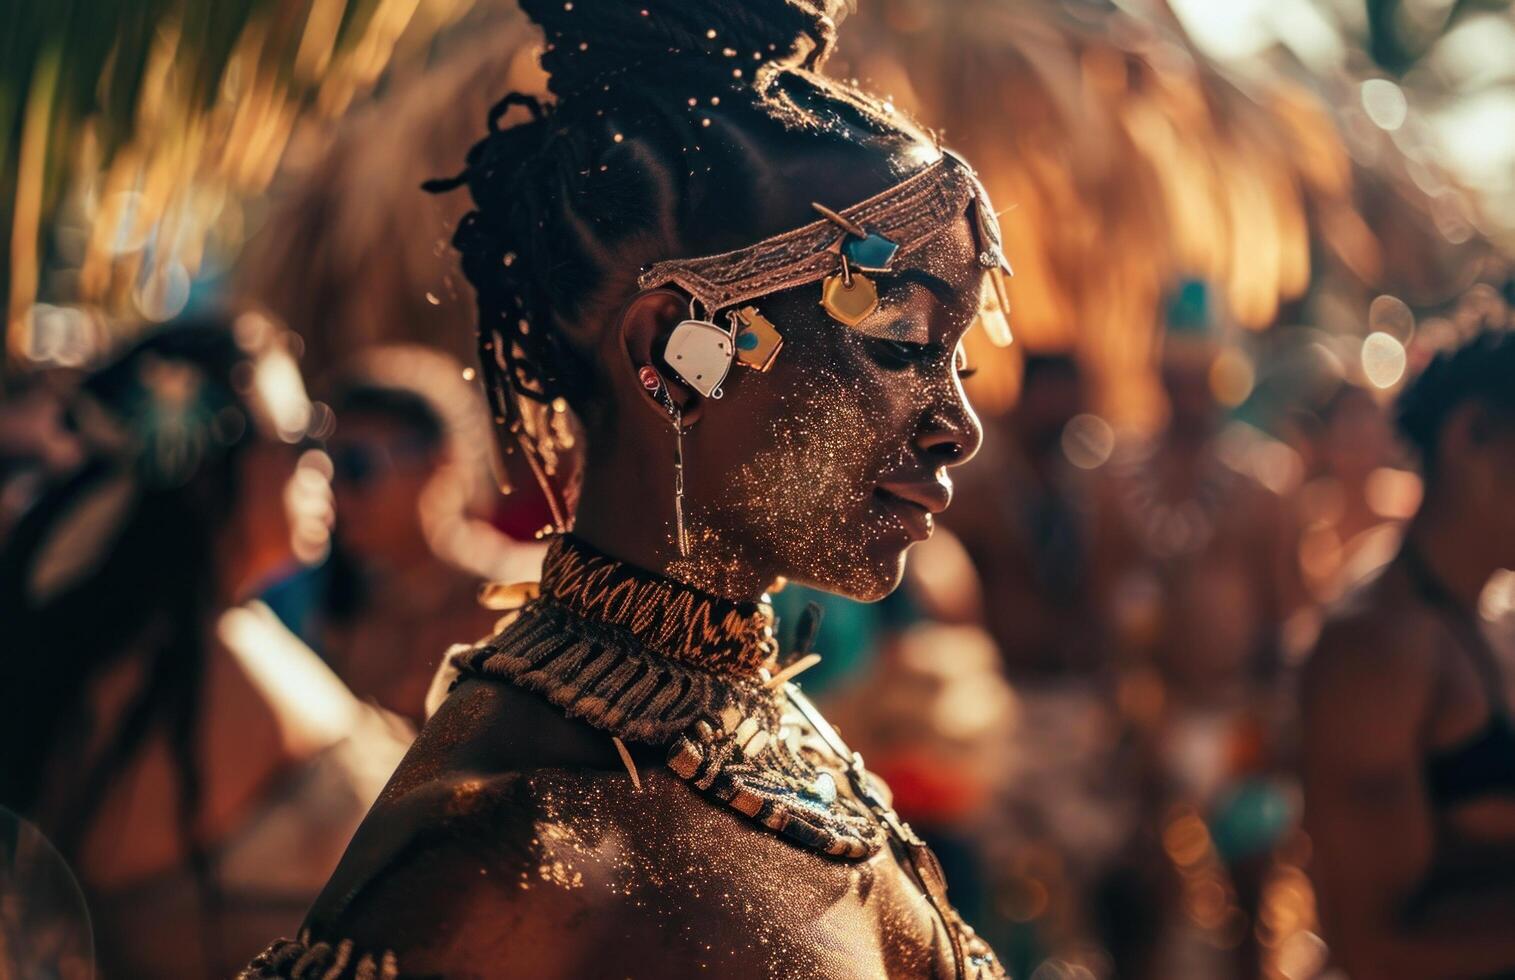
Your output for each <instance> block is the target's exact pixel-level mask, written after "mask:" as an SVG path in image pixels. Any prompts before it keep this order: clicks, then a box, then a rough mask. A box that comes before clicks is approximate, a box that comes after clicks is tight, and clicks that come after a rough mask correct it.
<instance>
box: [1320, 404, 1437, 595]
mask: <svg viewBox="0 0 1515 980" xmlns="http://www.w3.org/2000/svg"><path fill="white" fill-rule="evenodd" d="M1312 421H1313V424H1312V425H1311V427H1310V428H1311V430H1312V433H1311V435H1312V438H1311V439H1310V442H1311V443H1312V445H1311V447H1310V448H1311V450H1312V452H1311V456H1312V457H1313V458H1314V459H1315V461H1316V466H1317V471H1316V472H1315V473H1313V474H1312V475H1311V479H1310V480H1309V482H1307V483H1306V484H1305V485H1304V487H1302V488H1301V490H1300V512H1301V513H1300V517H1301V523H1302V524H1303V525H1304V533H1303V535H1302V537H1301V540H1300V569H1301V571H1302V572H1303V573H1304V576H1305V584H1306V585H1307V587H1308V588H1309V591H1310V596H1311V598H1312V599H1313V601H1314V602H1316V603H1318V604H1322V605H1324V604H1329V603H1332V602H1335V601H1336V600H1337V599H1339V598H1341V596H1343V595H1345V594H1346V593H1348V592H1350V591H1352V589H1353V588H1355V587H1356V586H1357V585H1358V584H1359V583H1361V582H1363V581H1365V580H1367V579H1368V578H1371V577H1372V576H1373V575H1375V574H1376V573H1377V572H1378V571H1379V570H1380V569H1382V568H1383V566H1385V565H1387V564H1388V563H1389V562H1390V561H1391V560H1392V559H1393V557H1394V555H1395V554H1397V553H1398V551H1399V542H1400V537H1401V535H1402V534H1403V529H1404V524H1405V521H1406V520H1408V519H1409V517H1410V516H1411V515H1412V514H1413V513H1414V512H1415V507H1416V506H1417V505H1418V504H1419V503H1420V480H1419V479H1418V478H1417V477H1416V475H1415V474H1414V473H1411V472H1409V471H1408V470H1405V469H1402V468H1400V467H1399V466H1397V465H1396V464H1397V463H1399V461H1400V459H1399V457H1400V453H1399V450H1398V447H1397V446H1396V444H1395V440H1394V428H1393V423H1392V422H1391V421H1390V419H1389V416H1388V413H1387V412H1386V411H1385V410H1384V407H1383V406H1382V405H1381V404H1379V401H1378V399H1377V398H1376V397H1375V396H1374V395H1373V393H1372V392H1371V391H1369V390H1368V389H1366V388H1363V387H1361V386H1360V385H1356V384H1353V383H1351V382H1350V381H1341V382H1338V384H1337V387H1336V390H1335V391H1334V392H1333V393H1332V394H1331V395H1330V396H1329V397H1328V398H1327V399H1326V400H1325V403H1324V404H1323V405H1322V406H1321V407H1320V409H1319V410H1318V411H1317V412H1316V413H1315V417H1314V419H1313V420H1312Z"/></svg>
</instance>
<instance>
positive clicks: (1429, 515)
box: [1405, 500, 1499, 608]
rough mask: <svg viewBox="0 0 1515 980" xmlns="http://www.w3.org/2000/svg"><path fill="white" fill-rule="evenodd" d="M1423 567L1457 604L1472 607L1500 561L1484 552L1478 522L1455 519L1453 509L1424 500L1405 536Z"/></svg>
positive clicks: (1483, 538)
mask: <svg viewBox="0 0 1515 980" xmlns="http://www.w3.org/2000/svg"><path fill="white" fill-rule="evenodd" d="M1405 543H1406V546H1407V547H1410V548H1413V549H1415V552H1416V554H1418V555H1419V556H1420V558H1421V560H1422V561H1423V562H1424V563H1425V566H1426V568H1427V569H1428V570H1429V571H1430V572H1431V574H1432V575H1434V576H1435V577H1436V579H1437V581H1438V582H1440V583H1441V585H1442V587H1443V588H1445V589H1446V590H1447V591H1448V592H1449V593H1451V595H1452V596H1453V597H1454V598H1455V599H1457V601H1458V602H1459V603H1461V604H1462V605H1464V606H1466V607H1468V608H1474V607H1476V606H1477V604H1478V597H1479V596H1480V595H1481V594H1482V592H1483V589H1484V586H1485V585H1487V584H1488V581H1489V578H1490V577H1491V576H1492V575H1493V574H1494V573H1495V572H1496V571H1498V570H1499V562H1498V561H1496V560H1494V559H1493V558H1491V557H1489V556H1488V555H1487V554H1486V553H1485V552H1486V545H1485V536H1484V535H1483V534H1481V532H1480V522H1478V521H1471V520H1468V519H1466V517H1460V516H1456V514H1455V511H1454V509H1452V508H1447V507H1443V506H1439V505H1437V504H1436V503H1435V502H1433V501H1429V500H1428V501H1427V502H1426V506H1425V507H1423V508H1421V511H1420V513H1419V514H1418V515H1417V516H1416V517H1415V520H1414V521H1413V522H1412V523H1411V525H1410V529H1409V531H1408V532H1406V534H1405Z"/></svg>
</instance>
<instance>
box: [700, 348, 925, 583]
mask: <svg viewBox="0 0 1515 980" xmlns="http://www.w3.org/2000/svg"><path fill="white" fill-rule="evenodd" d="M877 373H878V372H877V371H870V370H865V369H859V368H856V367H853V368H850V369H849V370H847V371H845V372H839V371H829V370H818V371H814V372H807V373H806V374H805V375H803V376H801V377H799V378H796V379H794V381H792V382H786V385H787V386H788V387H789V389H790V390H789V391H787V392H786V393H785V394H783V395H782V396H781V397H780V398H778V399H776V401H775V404H774V409H773V411H771V412H770V413H769V414H768V415H767V416H766V417H765V418H763V419H762V420H760V421H755V423H754V425H755V428H756V434H757V436H758V438H757V439H756V440H755V445H754V446H753V451H752V453H751V455H750V456H748V457H747V458H746V460H745V461H743V462H742V463H740V464H739V465H738V466H737V467H736V469H735V471H734V472H733V473H732V474H731V475H730V477H729V480H728V483H727V486H728V495H727V496H726V498H725V500H724V502H723V506H722V507H721V508H719V509H715V508H712V509H711V512H710V513H709V515H708V517H709V521H708V523H709V524H710V525H711V526H712V527H714V528H716V529H718V530H720V531H723V532H727V533H731V534H736V533H740V534H742V535H745V536H749V537H750V538H751V539H752V540H753V541H754V542H755V543H756V544H758V545H759V546H760V547H762V548H764V549H766V550H768V551H771V552H772V553H773V554H775V555H779V556H783V557H784V558H785V559H786V563H788V564H793V563H794V562H793V560H794V559H802V558H804V557H806V556H811V557H814V558H820V557H822V556H830V557H831V558H832V559H833V560H834V559H835V556H837V555H839V554H842V553H845V552H847V551H848V550H849V549H850V548H853V547H856V546H857V545H859V544H861V543H862V542H863V541H864V540H866V539H868V538H870V537H871V535H870V534H869V533H868V531H869V521H870V518H875V517H876V515H872V512H871V508H872V501H873V489H874V486H875V485H876V483H877V481H878V479H879V477H880V476H882V475H883V474H884V473H885V472H886V471H887V470H888V469H889V468H890V467H891V466H892V465H894V463H895V462H896V460H898V458H899V457H900V455H901V454H902V452H903V449H904V447H905V446H906V444H907V442H908V438H909V436H908V433H907V431H906V430H907V428H908V424H907V420H908V418H909V417H910V411H909V409H908V407H907V406H905V405H904V404H902V403H901V400H900V399H899V398H898V397H897V395H895V396H893V397H892V396H891V392H895V391H897V389H898V387H899V386H898V385H894V386H890V385H888V384H885V383H883V381H884V379H881V378H878V377H876V376H875V375H876V374H877Z"/></svg>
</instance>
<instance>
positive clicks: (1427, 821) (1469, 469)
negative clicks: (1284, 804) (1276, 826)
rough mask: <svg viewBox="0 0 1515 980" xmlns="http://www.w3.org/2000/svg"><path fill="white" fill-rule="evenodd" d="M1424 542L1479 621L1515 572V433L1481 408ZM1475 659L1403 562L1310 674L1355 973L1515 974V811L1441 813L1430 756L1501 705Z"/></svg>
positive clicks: (1318, 825)
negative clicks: (1429, 774) (1430, 778)
mask: <svg viewBox="0 0 1515 980" xmlns="http://www.w3.org/2000/svg"><path fill="white" fill-rule="evenodd" d="M1431 472H1432V474H1433V476H1432V479H1431V481H1430V483H1429V490H1428V494H1427V497H1426V501H1425V504H1424V505H1423V506H1422V508H1421V511H1420V513H1419V514H1418V515H1417V516H1416V518H1415V520H1414V522H1413V523H1412V525H1411V527H1410V530H1409V533H1408V541H1409V544H1410V547H1413V548H1415V549H1416V551H1417V553H1418V554H1420V555H1421V556H1422V557H1423V559H1424V561H1425V563H1426V565H1427V566H1428V567H1429V569H1430V571H1431V573H1432V574H1433V575H1434V576H1435V578H1436V579H1438V580H1439V581H1440V582H1441V583H1442V584H1443V586H1444V587H1445V588H1446V589H1447V590H1448V591H1449V592H1450V593H1451V594H1452V596H1453V597H1454V598H1455V599H1456V601H1457V603H1458V605H1460V606H1462V607H1463V608H1464V609H1466V610H1468V615H1469V617H1470V618H1471V616H1472V613H1471V610H1473V609H1475V608H1476V604H1477V601H1478V596H1479V593H1480V592H1481V591H1482V589H1483V587H1484V585H1485V584H1486V583H1487V581H1488V579H1489V577H1490V576H1491V575H1492V574H1493V573H1494V571H1495V570H1497V569H1499V568H1502V567H1509V566H1510V565H1511V564H1512V563H1515V517H1512V516H1511V514H1510V510H1509V506H1508V502H1509V500H1510V495H1511V493H1512V492H1515V427H1511V426H1510V425H1509V423H1508V422H1502V423H1501V422H1498V421H1496V420H1494V419H1492V418H1491V417H1490V416H1489V415H1488V413H1487V412H1485V411H1484V410H1483V409H1482V408H1481V407H1480V406H1478V405H1477V404H1476V403H1470V404H1465V405H1463V406H1462V407H1460V408H1459V409H1457V410H1454V412H1453V413H1452V415H1451V417H1450V418H1449V419H1448V421H1447V422H1446V423H1445V426H1444V429H1443V432H1442V436H1441V442H1440V446H1439V449H1438V452H1437V457H1436V459H1435V460H1434V461H1433V465H1432V466H1431ZM1474 656H1475V654H1474V653H1473V652H1470V651H1469V649H1468V648H1467V644H1466V641H1465V640H1463V639H1462V638H1461V637H1460V636H1459V635H1458V631H1457V630H1456V629H1455V628H1454V627H1453V626H1452V625H1451V623H1450V622H1449V620H1448V618H1447V615H1446V613H1444V612H1442V611H1440V610H1439V609H1438V608H1437V607H1435V606H1433V605H1431V604H1430V603H1428V602H1427V600H1426V598H1425V596H1424V595H1423V594H1422V592H1421V591H1420V590H1419V589H1418V588H1417V587H1416V585H1415V583H1414V581H1413V579H1412V577H1411V576H1410V574H1409V573H1408V572H1407V570H1406V567H1405V563H1404V561H1403V560H1402V559H1401V560H1400V561H1397V562H1395V563H1394V564H1393V565H1391V566H1390V567H1389V569H1388V570H1387V571H1386V572H1385V574H1384V575H1383V577H1382V578H1381V579H1379V580H1378V581H1377V582H1375V583H1374V584H1373V585H1372V586H1371V587H1370V588H1369V589H1367V590H1366V591H1365V593H1364V594H1363V595H1362V596H1361V597H1360V598H1359V600H1358V601H1357V603H1356V604H1355V605H1354V606H1353V607H1352V608H1351V609H1349V610H1348V611H1347V612H1346V613H1345V614H1344V615H1342V616H1340V617H1338V618H1336V619H1335V620H1333V621H1332V622H1331V623H1329V624H1328V625H1327V627H1326V629H1325V631H1324V633H1323V634H1322V637H1321V640H1320V644H1319V646H1318V647H1317V650H1316V652H1315V654H1314V656H1313V657H1312V659H1311V661H1310V663H1309V665H1308V668H1307V670H1306V672H1305V677H1304V684H1303V707H1304V738H1305V747H1304V751H1303V753H1302V757H1303V759H1304V762H1305V765H1304V788H1305V797H1306V825H1307V827H1308V829H1309V831H1310V833H1311V835H1312V837H1313V838H1314V842H1315V855H1316V857H1315V860H1314V866H1313V868H1312V874H1313V875H1314V877H1315V880H1316V883H1317V886H1318V888H1319V890H1320V894H1321V901H1322V913H1323V917H1324V921H1325V925H1326V927H1327V934H1328V939H1329V941H1330V943H1331V946H1332V949H1333V952H1334V954H1335V955H1336V957H1337V959H1338V960H1339V962H1340V963H1341V965H1342V966H1343V967H1345V968H1346V969H1347V970H1348V971H1350V972H1351V974H1352V975H1353V976H1364V977H1382V978H1385V980H1397V978H1421V977H1433V976H1434V977H1469V978H1478V977H1490V976H1493V975H1495V974H1500V975H1503V974H1504V973H1505V972H1506V971H1509V970H1511V969H1515V935H1512V933H1511V932H1510V929H1509V923H1510V921H1511V920H1512V917H1515V800H1512V799H1510V798H1508V797H1501V796H1498V795H1489V796H1484V797H1481V798H1474V799H1470V800H1466V801H1463V802H1461V803H1459V804H1458V805H1455V806H1452V807H1437V806H1435V805H1434V803H1433V800H1432V799H1431V796H1430V794H1429V791H1428V789H1427V785H1426V777H1425V767H1426V762H1427V759H1428V758H1430V757H1432V756H1434V755H1435V754H1437V753H1438V752H1441V751H1446V750H1448V749H1455V748H1456V747H1458V746H1460V745H1463V744H1466V743H1467V742H1468V740H1470V739H1472V738H1474V737H1476V736H1477V735H1478V734H1479V733H1480V732H1481V731H1482V730H1483V728H1484V727H1485V726H1486V725H1487V724H1488V723H1489V720H1490V715H1491V712H1492V711H1493V710H1494V707H1493V706H1492V705H1491V704H1490V693H1489V691H1488V684H1487V683H1485V682H1484V680H1483V679H1482V677H1481V675H1480V673H1479V669H1478V667H1477V665H1476V663H1475V661H1474V659H1473V658H1474Z"/></svg>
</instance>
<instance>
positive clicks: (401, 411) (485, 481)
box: [315, 346, 544, 726]
mask: <svg viewBox="0 0 1515 980" xmlns="http://www.w3.org/2000/svg"><path fill="white" fill-rule="evenodd" d="M462 374H463V367H462V365H461V364H458V363H457V362H456V361H454V360H453V359H452V358H451V357H449V356H447V355H446V354H443V353H441V352H439V351H434V350H429V349H426V348H422V347H415V346H397V347H386V348H379V349H375V350H371V351H368V352H366V353H364V354H363V355H361V356H360V357H359V358H358V359H357V362H356V363H355V364H354V365H353V366H352V368H350V369H349V370H348V371H346V372H344V373H343V375H342V376H341V378H339V379H338V381H337V383H336V385H335V389H334V393H333V395H332V397H331V406H332V408H333V409H334V411H335V412H336V430H335V432H334V433H333V435H332V436H331V439H330V440H329V442H328V447H327V448H328V451H329V452H330V454H331V458H332V464H333V477H332V488H333V490H334V492H335V497H336V514H337V521H336V528H335V530H334V537H333V549H332V558H331V562H330V564H329V567H328V573H327V576H326V579H325V582H324V595H323V600H322V604H321V608H320V610H319V614H318V625H317V627H316V632H315V636H316V638H317V641H318V642H319V643H320V649H321V653H322V655H323V656H324V657H325V658H326V660H327V662H328V663H330V664H331V665H332V667H333V669H335V670H336V672H337V674H338V675H339V676H340V677H341V678H342V679H343V680H344V681H345V682H346V683H347V685H348V686H349V687H350V688H352V691H353V693H354V694H356V695H358V696H359V697H361V698H368V699H372V700H374V701H376V702H377V703H378V704H379V705H381V706H383V707H385V708H387V709H389V710H390V711H393V712H395V713H397V714H400V715H403V716H404V717H407V718H409V719H411V720H412V721H413V722H415V723H416V725H417V726H419V725H420V724H421V722H422V721H424V720H425V702H426V691H427V688H428V687H429V686H430V684H431V680H432V677H433V676H434V675H435V674H436V670H437V666H438V665H439V664H440V663H441V660H442V655H443V653H444V651H446V649H447V648H448V647H449V646H451V645H452V644H454V643H471V642H473V641H475V640H477V639H479V638H480V637H482V636H485V635H487V634H488V633H489V632H491V630H492V629H493V627H494V623H495V620H497V619H498V618H499V614H498V613H494V612H490V611H489V610H487V609H485V608H484V607H483V606H481V605H480V604H479V588H480V586H481V584H482V583H484V582H485V581H488V580H491V579H498V580H501V581H504V582H519V581H526V580H534V579H535V578H536V577H537V575H538V574H539V572H540V561H541V554H542V551H543V550H544V546H542V545H539V544H536V543H532V544H516V543H514V542H511V541H510V540H509V539H507V538H506V537H505V536H504V535H503V534H501V533H499V532H498V531H495V530H494V529H493V528H492V527H491V526H489V525H488V524H487V523H485V522H484V521H483V520H481V519H480V517H481V515H483V514H485V513H487V507H488V502H489V501H492V500H493V499H495V498H496V497H497V495H498V494H497V490H496V488H495V486H494V485H493V482H492V479H491V474H490V461H489V459H488V458H487V456H486V455H485V454H486V452H487V448H486V447H488V446H489V445H490V442H491V439H490V435H489V419H488V416H487V414H486V407H485V404H484V401H483V396H482V395H481V394H480V392H479V391H478V390H477V389H476V388H475V387H474V386H472V385H470V384H469V383H468V382H467V381H465V380H464V379H463V376H462Z"/></svg>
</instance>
